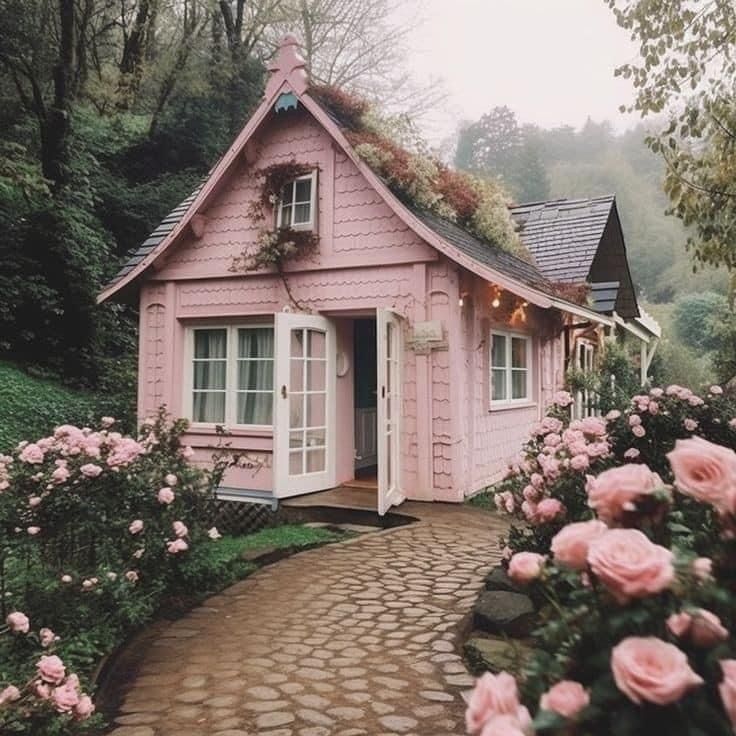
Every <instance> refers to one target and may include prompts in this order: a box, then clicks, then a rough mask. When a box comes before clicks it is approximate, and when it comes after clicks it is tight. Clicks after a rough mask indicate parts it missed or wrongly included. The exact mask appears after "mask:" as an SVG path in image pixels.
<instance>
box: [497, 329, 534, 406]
mask: <svg viewBox="0 0 736 736" xmlns="http://www.w3.org/2000/svg"><path fill="white" fill-rule="evenodd" d="M494 335H495V336H498V337H503V338H504V339H505V340H506V356H507V358H506V365H505V366H504V368H503V370H504V372H505V375H506V396H507V397H508V398H506V399H494V398H493V370H494V365H493V337H494ZM512 337H515V338H517V339H521V340H523V341H524V344H525V346H526V369H525V370H526V396H524V397H522V398H518V399H512V398H511V394H512V385H513V383H512V375H513V371H512V369H511V338H512ZM533 356H534V352H533V350H532V338H531V335H525V334H524V333H523V332H513V331H510V330H496V329H492V330H490V339H489V340H488V404H489V406H490V408H491V410H494V409H507V408H512V407H522V406H533V405H534V398H533V395H532V390H533V383H532V377H533V373H534V361H533ZM495 368H496V369H497V370H498V369H500V368H501V367H500V366H495Z"/></svg>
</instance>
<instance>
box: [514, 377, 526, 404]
mask: <svg viewBox="0 0 736 736" xmlns="http://www.w3.org/2000/svg"><path fill="white" fill-rule="evenodd" d="M526 377H527V372H526V371H511V398H512V399H526V398H527V395H526V389H527V382H526Z"/></svg>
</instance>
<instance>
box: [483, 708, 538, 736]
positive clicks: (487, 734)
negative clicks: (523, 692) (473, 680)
mask: <svg viewBox="0 0 736 736" xmlns="http://www.w3.org/2000/svg"><path fill="white" fill-rule="evenodd" d="M522 710H526V709H525V708H523V706H522ZM527 721H528V723H531V717H523V718H518V717H517V716H509V715H501V716H491V718H490V719H489V720H488V721H486V723H485V725H484V726H483V730H482V731H481V732H480V736H526V735H527V734H528V733H529V726H528V724H527Z"/></svg>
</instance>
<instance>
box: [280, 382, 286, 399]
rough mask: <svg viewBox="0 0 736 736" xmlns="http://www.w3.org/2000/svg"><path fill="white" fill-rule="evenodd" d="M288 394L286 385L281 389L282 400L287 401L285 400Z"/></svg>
mask: <svg viewBox="0 0 736 736" xmlns="http://www.w3.org/2000/svg"><path fill="white" fill-rule="evenodd" d="M286 394H287V391H286V384H284V385H283V386H282V387H281V398H282V399H285V398H286Z"/></svg>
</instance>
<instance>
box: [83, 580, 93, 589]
mask: <svg viewBox="0 0 736 736" xmlns="http://www.w3.org/2000/svg"><path fill="white" fill-rule="evenodd" d="M94 587H95V582H94V580H82V588H84V590H92V588H94Z"/></svg>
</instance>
